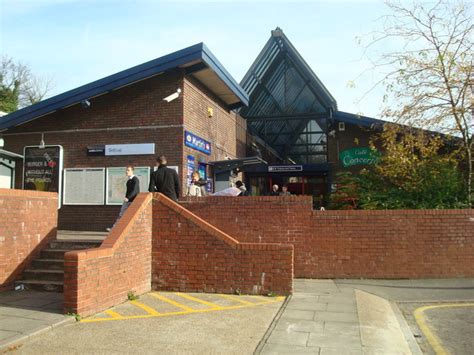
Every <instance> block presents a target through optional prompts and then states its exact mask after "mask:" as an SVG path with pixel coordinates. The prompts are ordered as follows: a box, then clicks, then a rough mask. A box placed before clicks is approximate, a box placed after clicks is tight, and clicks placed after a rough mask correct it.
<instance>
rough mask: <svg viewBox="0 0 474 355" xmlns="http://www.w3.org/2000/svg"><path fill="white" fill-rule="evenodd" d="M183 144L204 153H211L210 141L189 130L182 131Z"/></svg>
mask: <svg viewBox="0 0 474 355" xmlns="http://www.w3.org/2000/svg"><path fill="white" fill-rule="evenodd" d="M184 144H185V145H186V146H187V147H190V148H193V149H196V150H198V151H200V152H202V153H204V154H207V155H210V154H211V143H209V142H208V141H206V140H205V139H203V138H201V137H198V136H196V135H194V134H192V133H191V132H188V131H184Z"/></svg>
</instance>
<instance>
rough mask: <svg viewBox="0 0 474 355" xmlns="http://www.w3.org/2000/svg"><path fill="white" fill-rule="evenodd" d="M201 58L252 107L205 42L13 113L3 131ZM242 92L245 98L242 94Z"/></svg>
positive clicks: (0, 126)
mask: <svg viewBox="0 0 474 355" xmlns="http://www.w3.org/2000/svg"><path fill="white" fill-rule="evenodd" d="M205 52H206V53H205ZM199 59H201V60H203V61H204V62H205V63H206V65H208V66H210V67H211V69H212V70H214V72H216V74H217V75H218V76H219V77H220V78H221V80H223V81H224V83H225V84H226V85H228V86H229V88H230V89H231V90H232V91H233V92H234V93H235V95H236V96H237V97H238V98H239V99H241V100H242V102H243V103H244V104H246V105H248V96H246V94H245V91H243V89H242V88H240V86H238V85H237V84H236V82H235V80H234V79H233V78H232V76H230V74H229V73H228V72H227V71H226V70H225V69H224V68H223V67H222V65H221V64H220V63H219V62H218V61H217V59H215V57H214V56H213V55H212V53H211V52H210V51H209V49H207V47H205V45H204V43H198V44H195V45H193V46H191V47H187V48H184V49H182V50H179V51H177V52H173V53H170V54H167V55H165V56H163V57H160V58H157V59H154V60H151V61H149V62H146V63H143V64H140V65H137V66H135V67H132V68H129V69H126V70H124V71H121V72H119V73H116V74H113V75H110V76H108V77H105V78H102V79H99V80H96V81H94V82H92V83H89V84H86V85H83V86H80V87H78V88H76V89H72V90H69V91H67V92H65V93H62V94H59V95H56V96H53V97H51V98H49V99H46V100H44V101H41V102H39V103H37V104H34V105H31V106H28V107H25V108H23V109H21V110H18V111H15V112H12V113H11V114H9V115H6V116H3V117H2V118H1V119H0V130H5V129H8V128H11V127H14V126H16V125H19V124H21V123H25V122H28V121H31V120H34V119H35V118H37V117H40V116H43V115H46V114H49V113H52V112H54V111H57V110H60V109H62V108H64V107H67V106H70V105H73V104H76V103H79V102H81V101H82V100H86V99H90V98H92V97H94V96H98V95H100V94H105V93H107V92H110V91H113V90H114V89H117V88H120V87H122V86H125V85H127V84H130V83H133V82H135V81H139V80H143V79H146V78H147V77H151V76H153V75H156V74H159V73H161V72H165V71H167V70H171V69H173V68H176V67H178V66H180V65H184V64H186V63H189V62H192V61H195V60H199ZM242 92H243V93H244V95H242Z"/></svg>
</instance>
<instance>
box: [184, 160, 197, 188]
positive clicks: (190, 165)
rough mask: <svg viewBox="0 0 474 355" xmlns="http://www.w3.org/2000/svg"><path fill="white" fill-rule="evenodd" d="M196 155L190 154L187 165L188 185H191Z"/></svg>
mask: <svg viewBox="0 0 474 355" xmlns="http://www.w3.org/2000/svg"><path fill="white" fill-rule="evenodd" d="M194 160H195V158H194V156H192V155H188V159H187V163H186V166H187V168H188V171H187V173H186V186H189V185H191V175H192V174H193V173H194Z"/></svg>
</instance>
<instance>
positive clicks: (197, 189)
mask: <svg viewBox="0 0 474 355" xmlns="http://www.w3.org/2000/svg"><path fill="white" fill-rule="evenodd" d="M199 180H200V176H199V173H198V172H197V171H195V172H193V173H192V175H191V183H190V184H189V186H188V190H187V191H186V196H199V197H200V196H202V193H201V186H199Z"/></svg>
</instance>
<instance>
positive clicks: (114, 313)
mask: <svg viewBox="0 0 474 355" xmlns="http://www.w3.org/2000/svg"><path fill="white" fill-rule="evenodd" d="M104 313H105V314H108V315H109V316H111V317H112V318H122V315H121V314H119V313H117V312H115V311H112V310H111V309H109V310H107V311H105V312H104Z"/></svg>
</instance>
